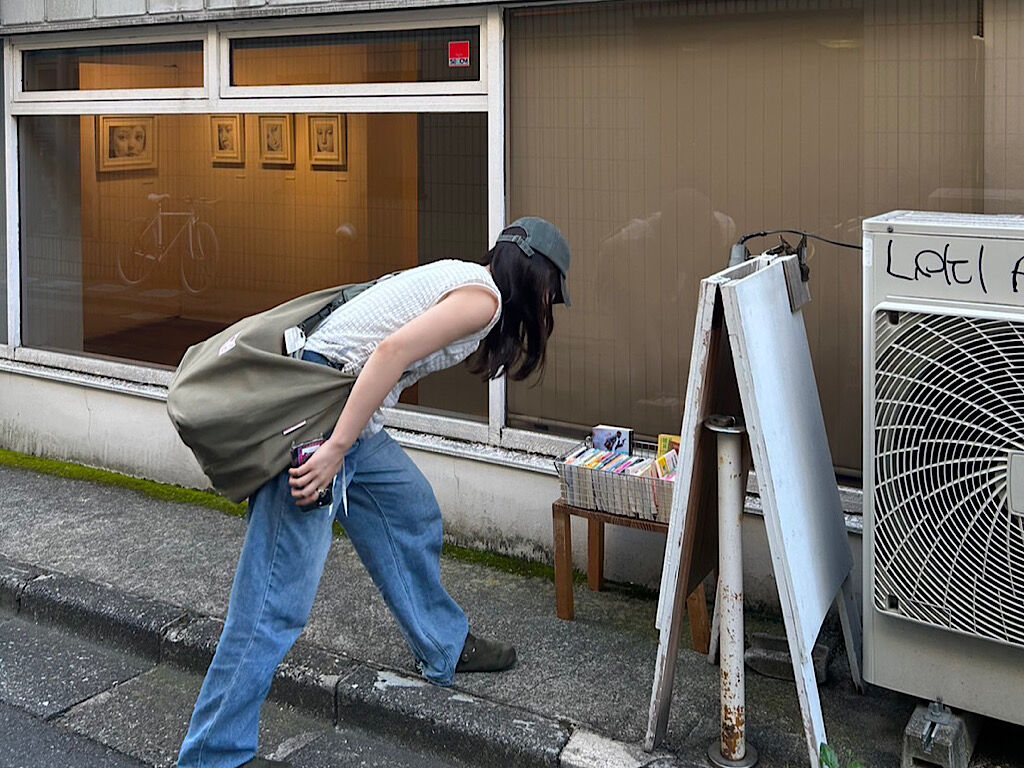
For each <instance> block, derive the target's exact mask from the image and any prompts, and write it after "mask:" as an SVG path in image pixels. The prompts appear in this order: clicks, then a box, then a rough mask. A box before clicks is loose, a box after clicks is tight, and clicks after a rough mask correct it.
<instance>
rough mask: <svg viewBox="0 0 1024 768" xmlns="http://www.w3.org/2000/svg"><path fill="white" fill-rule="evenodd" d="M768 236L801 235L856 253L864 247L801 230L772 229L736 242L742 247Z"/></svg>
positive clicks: (745, 236)
mask: <svg viewBox="0 0 1024 768" xmlns="http://www.w3.org/2000/svg"><path fill="white" fill-rule="evenodd" d="M768 235H802V236H803V237H809V238H811V239H812V240H820V241H821V242H823V243H828V244H829V245H838V246H839V247H840V248H852V249H854V250H856V251H862V250H864V246H861V245H855V244H853V243H843V242H840V241H839V240H829V239H828V238H827V237H822V236H821V235H815V234H813V233H811V232H804V231H803V230H801V229H772V230H769V231H767V232H751V233H750V234H749V235H744V236H743V237H741V238H740V239H739V240H737V241H736V244H737V245H743V244H744V243H745V242H747V240H752V239H754V238H755V237H767V236H768Z"/></svg>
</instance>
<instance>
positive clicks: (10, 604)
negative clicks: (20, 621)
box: [0, 555, 40, 613]
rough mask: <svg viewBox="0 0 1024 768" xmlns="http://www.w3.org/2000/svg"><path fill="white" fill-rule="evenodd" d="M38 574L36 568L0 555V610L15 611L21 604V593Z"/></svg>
mask: <svg viewBox="0 0 1024 768" xmlns="http://www.w3.org/2000/svg"><path fill="white" fill-rule="evenodd" d="M39 574H40V571H39V569H38V568H35V567H33V566H31V565H22V564H21V563H16V562H15V561H13V560H9V559H8V558H6V557H4V556H3V555H0V610H8V611H11V612H13V613H17V612H18V609H19V607H20V606H21V593H22V592H24V591H25V587H26V586H28V583H29V582H30V581H32V579H34V578H36V576H38V575H39Z"/></svg>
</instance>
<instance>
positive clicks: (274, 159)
mask: <svg viewBox="0 0 1024 768" xmlns="http://www.w3.org/2000/svg"><path fill="white" fill-rule="evenodd" d="M294 125H295V116H294V115H260V119H259V128H260V162H261V163H264V164H265V165H292V164H293V163H294V162H295V130H294Z"/></svg>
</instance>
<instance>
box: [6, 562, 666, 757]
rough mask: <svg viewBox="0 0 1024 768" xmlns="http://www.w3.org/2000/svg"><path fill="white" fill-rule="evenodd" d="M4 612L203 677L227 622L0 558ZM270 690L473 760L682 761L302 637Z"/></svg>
mask: <svg viewBox="0 0 1024 768" xmlns="http://www.w3.org/2000/svg"><path fill="white" fill-rule="evenodd" d="M0 609H5V610H7V611H9V612H11V613H14V614H19V615H27V616H31V617H32V618H33V619H34V620H35V621H43V622H47V623H52V624H55V625H58V626H61V627H63V628H66V629H69V630H71V631H73V632H77V633H79V634H82V635H84V636H87V637H89V638H91V639H93V640H96V641H99V642H101V643H104V644H112V645H115V646H119V647H121V648H122V649H124V650H128V651H131V652H133V653H136V654H139V655H141V656H143V657H145V658H147V659H151V660H154V661H156V662H158V663H159V662H167V663H170V664H173V665H175V666H178V667H180V668H182V669H185V670H188V671H192V672H197V673H199V674H203V673H205V671H206V669H207V668H208V667H209V664H210V660H211V659H212V658H213V652H214V650H215V648H216V645H217V639H218V638H219V636H220V632H221V629H222V628H223V626H224V623H223V620H221V619H217V618H214V617H210V616H201V615H196V614H193V613H191V612H189V611H187V610H185V609H183V608H181V607H179V606H175V605H171V604H169V603H165V602H162V601H160V600H155V599H151V598H146V597H142V596H139V595H134V594H131V593H128V592H123V591H121V590H117V589H115V588H113V587H111V586H107V585H103V584H96V583H93V582H90V581H87V580H86V579H83V578H80V577H76V576H68V575H66V574H62V573H57V572H54V571H47V570H44V569H42V568H38V567H36V566H33V565H30V564H26V563H20V562H17V561H14V560H11V559H9V558H6V557H4V556H2V555H0ZM270 695H271V696H272V697H273V698H274V699H275V700H277V701H281V702H284V703H287V704H291V705H293V706H295V707H297V708H299V709H302V710H304V711H306V712H309V713H311V714H313V715H314V716H318V717H321V718H323V719H325V720H328V721H329V722H331V723H333V724H339V723H349V722H350V723H353V724H357V725H359V726H361V727H363V728H366V729H367V730H370V731H374V732H378V733H380V732H384V733H387V734H399V735H400V737H402V738H404V739H405V740H406V741H408V742H411V743H415V744H418V745H421V746H423V747H425V748H428V749H431V750H433V751H438V750H444V751H447V752H450V753H453V754H457V755H459V756H462V757H463V758H466V759H470V760H473V761H474V762H478V763H488V762H489V763H493V764H495V765H515V766H517V767H518V766H524V768H525V767H527V766H559V767H563V766H564V768H591V766H592V767H593V768H598V766H600V768H634V767H635V768H686V764H683V763H680V762H678V761H677V760H676V758H674V757H672V756H671V755H668V754H666V753H662V754H658V753H654V754H648V753H645V752H643V751H642V750H641V749H640V748H639V747H638V746H635V745H628V744H623V743H622V742H617V741H614V740H612V739H607V738H605V737H602V736H599V735H598V734H596V733H592V732H590V731H586V730H584V729H574V727H573V725H572V724H570V723H565V722H562V721H559V720H556V719H554V718H551V717H546V716H543V715H537V714H535V713H532V712H529V711H527V710H524V709H520V708H517V707H513V706H509V705H507V704H501V703H498V702H494V701H490V700H487V699H484V698H480V697H478V696H473V695H470V694H467V693H464V692H461V691H459V690H458V689H455V688H441V687H438V686H433V685H430V684H429V683H427V682H426V681H424V680H422V679H420V678H412V677H408V676H406V675H404V674H403V673H401V672H396V671H393V670H388V669H381V668H379V667H377V666H374V665H369V664H366V663H364V662H360V661H357V660H355V659H351V658H349V657H347V656H345V655H343V654H336V653H332V652H330V651H327V650H326V649H323V648H320V647H318V646H314V645H311V644H309V643H306V642H304V641H301V640H300V641H299V642H297V643H296V644H295V646H294V647H293V648H292V650H291V651H290V652H289V654H288V656H287V657H286V658H285V660H284V661H283V662H282V664H281V665H280V666H279V667H278V670H277V672H276V674H275V676H274V682H273V685H272V687H271V692H270ZM601 750H605V751H604V752H602V751H601ZM602 755H604V756H602ZM613 759H618V760H619V762H612V760H613ZM588 760H589V761H590V762H588ZM628 760H632V762H628Z"/></svg>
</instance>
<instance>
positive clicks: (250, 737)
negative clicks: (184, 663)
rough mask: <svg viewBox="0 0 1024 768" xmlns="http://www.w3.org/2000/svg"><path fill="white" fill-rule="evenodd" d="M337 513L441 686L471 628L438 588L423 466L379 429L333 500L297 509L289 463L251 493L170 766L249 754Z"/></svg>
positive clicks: (434, 519)
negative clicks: (202, 670) (226, 591)
mask: <svg viewBox="0 0 1024 768" xmlns="http://www.w3.org/2000/svg"><path fill="white" fill-rule="evenodd" d="M343 482H347V484H348V488H347V492H348V516H347V517H346V516H345V515H344V513H343V512H342V501H341V499H342V496H341V494H342V493H343V487H342V483H343ZM335 519H337V520H338V521H339V522H340V523H341V524H342V525H343V526H344V527H345V530H346V531H347V533H348V535H349V538H350V539H351V540H352V543H353V545H354V546H355V549H356V552H357V553H358V554H359V557H360V559H361V560H362V562H363V564H364V565H365V566H366V569H367V571H369V573H370V576H371V577H372V578H373V581H374V583H375V584H376V585H377V588H378V589H379V590H380V592H381V594H382V595H383V596H384V600H385V602H386V603H387V605H388V607H389V608H390V609H391V612H392V613H393V614H394V616H395V619H396V620H397V622H398V626H399V628H400V629H401V631H402V634H403V635H404V636H405V639H406V641H407V642H408V643H409V647H410V648H411V649H412V652H413V655H414V656H415V657H416V659H417V661H418V663H419V667H420V671H421V672H422V674H423V676H424V677H426V678H427V679H428V680H430V681H431V682H433V683H436V684H438V685H450V684H451V682H452V677H453V676H454V674H455V664H456V663H457V662H458V658H459V654H460V653H461V652H462V646H463V645H464V643H465V640H466V635H467V633H468V632H469V624H468V622H467V620H466V615H465V613H463V611H462V609H461V608H460V607H459V605H458V604H457V603H456V602H455V601H454V600H453V599H452V598H451V596H449V594H448V593H447V591H445V589H444V587H443V586H442V584H441V563H440V557H441V510H440V508H439V507H438V504H437V500H436V499H435V497H434V492H433V490H432V489H431V487H430V484H429V483H428V482H427V480H426V478H425V477H423V474H422V473H421V472H420V471H419V469H417V467H416V465H415V464H413V462H412V460H411V459H410V458H409V457H408V456H407V455H406V453H405V451H403V450H402V448H401V446H399V445H398V443H396V442H395V441H394V440H393V439H392V438H391V437H390V436H389V435H388V434H387V433H386V432H384V431H381V432H379V433H377V434H376V435H374V436H373V437H370V438H367V439H365V440H360V441H358V442H357V443H356V444H355V445H354V446H353V447H352V448H351V450H350V451H349V452H348V454H347V455H346V457H345V472H344V475H342V474H339V475H338V478H337V480H336V481H335V485H334V505H333V506H332V507H319V508H316V509H313V510H311V511H308V512H307V511H303V510H301V509H299V508H298V507H297V506H296V504H295V501H294V499H293V498H292V495H291V488H290V486H289V485H288V472H287V470H286V471H284V472H282V473H281V474H280V475H278V476H277V477H275V478H273V479H271V480H269V481H267V483H265V484H264V485H263V486H262V487H261V488H260V489H259V490H258V491H257V492H256V494H255V495H254V496H253V497H252V498H250V499H249V529H248V532H247V533H246V537H245V543H244V545H243V546H242V554H241V557H240V559H239V561H238V569H237V571H236V572H235V580H234V584H233V586H232V588H231V600H230V602H229V604H228V614H227V619H226V621H225V624H224V630H223V632H221V636H220V640H219V642H218V644H217V651H216V653H215V654H214V657H213V661H212V663H211V664H210V668H209V670H207V673H206V679H205V680H204V681H203V686H202V689H201V690H200V692H199V699H198V700H197V701H196V706H195V710H194V711H193V713H192V720H191V722H190V723H189V728H188V734H187V735H186V737H185V740H184V742H183V743H182V745H181V752H180V754H179V756H178V768H236V767H237V766H239V765H242V764H243V763H245V762H246V761H248V760H250V759H252V758H253V757H254V756H255V755H256V748H257V729H258V725H259V714H260V708H261V706H262V705H263V701H264V699H265V698H266V696H267V693H268V692H269V691H270V684H271V682H272V680H273V676H274V670H275V669H276V668H277V665H278V664H280V663H281V660H282V659H283V658H284V656H285V654H286V653H287V652H288V650H289V649H290V648H291V647H292V645H293V644H294V643H295V641H296V640H297V639H298V637H299V634H300V633H301V632H302V629H303V627H305V625H306V621H307V619H308V618H309V612H310V609H311V608H312V607H313V599H314V597H315V596H316V592H317V588H318V587H319V584H320V576H321V574H322V573H323V569H324V563H325V562H326V560H327V552H328V550H329V549H330V546H331V534H332V523H333V522H334V520H335Z"/></svg>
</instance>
